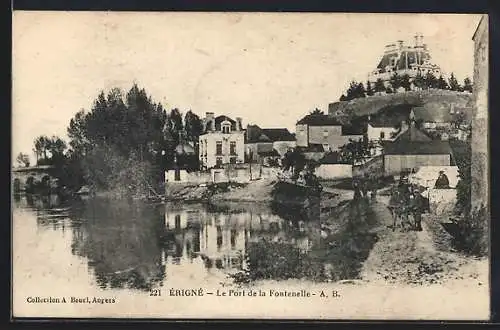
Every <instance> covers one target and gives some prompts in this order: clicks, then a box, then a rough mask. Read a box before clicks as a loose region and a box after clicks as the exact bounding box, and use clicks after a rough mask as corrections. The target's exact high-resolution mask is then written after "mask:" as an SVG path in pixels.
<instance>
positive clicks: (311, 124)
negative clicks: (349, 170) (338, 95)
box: [296, 112, 364, 151]
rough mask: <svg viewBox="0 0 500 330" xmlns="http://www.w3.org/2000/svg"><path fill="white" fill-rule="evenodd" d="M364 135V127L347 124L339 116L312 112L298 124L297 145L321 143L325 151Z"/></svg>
mask: <svg viewBox="0 0 500 330" xmlns="http://www.w3.org/2000/svg"><path fill="white" fill-rule="evenodd" d="M363 137H364V132H363V128H362V127H355V126H352V125H351V126H349V125H345V124H343V123H342V122H340V121H339V120H338V119H337V118H335V117H331V116H328V115H325V114H323V113H321V112H314V113H310V114H308V115H306V116H305V117H303V118H302V119H300V120H299V121H298V122H297V124H296V139H297V147H303V148H305V147H308V146H309V145H311V144H314V145H318V144H319V145H322V146H323V149H324V150H325V151H335V150H338V149H339V148H340V147H341V146H343V145H345V144H347V143H348V142H349V140H354V141H358V140H359V139H363Z"/></svg>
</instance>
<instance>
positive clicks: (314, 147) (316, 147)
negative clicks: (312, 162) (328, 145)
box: [297, 143, 325, 152]
mask: <svg viewBox="0 0 500 330" xmlns="http://www.w3.org/2000/svg"><path fill="white" fill-rule="evenodd" d="M297 150H298V151H300V152H325V148H324V147H323V145H322V144H319V143H310V144H309V145H308V146H307V147H297Z"/></svg>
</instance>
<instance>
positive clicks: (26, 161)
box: [16, 152, 30, 167]
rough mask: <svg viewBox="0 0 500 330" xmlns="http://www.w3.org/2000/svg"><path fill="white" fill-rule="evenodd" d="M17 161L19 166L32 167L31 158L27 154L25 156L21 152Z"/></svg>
mask: <svg viewBox="0 0 500 330" xmlns="http://www.w3.org/2000/svg"><path fill="white" fill-rule="evenodd" d="M16 161H17V163H18V164H19V166H24V167H29V166H30V158H29V156H28V155H27V154H23V153H22V152H20V153H19V154H18V155H17V158H16Z"/></svg>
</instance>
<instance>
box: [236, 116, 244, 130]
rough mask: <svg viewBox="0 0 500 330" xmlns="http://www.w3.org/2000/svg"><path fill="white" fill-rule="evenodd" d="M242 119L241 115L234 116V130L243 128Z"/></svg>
mask: <svg viewBox="0 0 500 330" xmlns="http://www.w3.org/2000/svg"><path fill="white" fill-rule="evenodd" d="M242 120H243V119H242V118H241V117H236V130H237V131H241V130H242V129H243V126H242V124H241V121H242Z"/></svg>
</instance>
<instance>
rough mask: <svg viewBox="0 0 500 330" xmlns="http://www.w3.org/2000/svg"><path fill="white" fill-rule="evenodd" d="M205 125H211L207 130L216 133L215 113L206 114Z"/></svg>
mask: <svg viewBox="0 0 500 330" xmlns="http://www.w3.org/2000/svg"><path fill="white" fill-rule="evenodd" d="M205 123H206V124H207V125H210V126H208V127H206V129H207V130H210V131H215V116H214V113H213V112H207V113H205Z"/></svg>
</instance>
